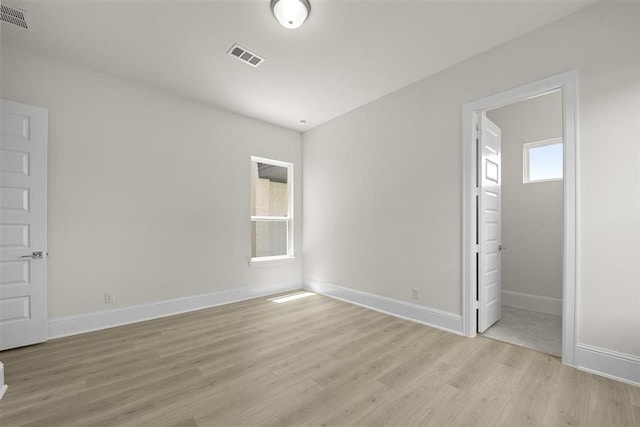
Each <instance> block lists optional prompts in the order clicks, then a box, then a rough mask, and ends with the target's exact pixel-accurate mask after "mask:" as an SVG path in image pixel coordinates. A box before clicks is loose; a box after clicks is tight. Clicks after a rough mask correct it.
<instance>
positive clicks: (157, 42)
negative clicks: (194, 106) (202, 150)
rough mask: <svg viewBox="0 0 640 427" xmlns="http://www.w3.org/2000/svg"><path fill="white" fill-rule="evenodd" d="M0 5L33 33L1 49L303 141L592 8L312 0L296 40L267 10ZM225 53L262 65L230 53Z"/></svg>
mask: <svg viewBox="0 0 640 427" xmlns="http://www.w3.org/2000/svg"><path fill="white" fill-rule="evenodd" d="M2 3H3V4H6V5H9V6H13V7H16V8H19V9H23V10H25V11H26V12H27V14H28V20H29V23H30V25H31V30H23V29H19V28H17V27H14V26H12V25H6V24H4V23H3V25H2V39H1V40H2V44H3V45H9V46H14V47H19V48H22V49H25V50H28V51H32V52H35V53H39V54H43V55H46V56H48V57H53V58H58V59H61V60H63V61H67V62H71V63H74V64H78V65H81V66H85V67H88V68H91V69H94V70H97V71H100V72H104V73H107V74H111V75H115V76H118V77H121V78H124V79H129V80H132V81H136V82H139V83H142V84H146V85H149V86H152V87H155V88H158V89H161V90H164V91H167V92H170V93H173V94H176V95H179V96H183V97H186V98H190V99H193V100H196V101H199V102H203V103H206V104H209V105H212V106H216V107H220V108H223V109H227V110H230V111H233V112H236V113H240V114H242V115H245V116H249V117H253V118H256V119H259V120H263V121H266V122H270V123H274V124H277V125H280V126H284V127H287V128H290V129H295V130H299V131H305V130H308V129H310V128H312V127H314V126H317V125H319V124H321V123H323V122H326V121H328V120H331V119H332V118H334V117H337V116H339V115H341V114H344V113H346V112H348V111H350V110H352V109H354V108H357V107H359V106H361V105H364V104H366V103H368V102H371V101H373V100H374V99H377V98H379V97H381V96H384V95H386V94H388V93H390V92H393V91H395V90H397V89H399V88H401V87H403V86H406V85H408V84H410V83H413V82H415V81H417V80H420V79H422V78H425V77H427V76H429V75H431V74H434V73H436V72H438V71H440V70H443V69H445V68H447V67H449V66H451V65H453V64H455V63H457V62H460V61H462V60H464V59H466V58H469V57H471V56H473V55H476V54H478V53H480V52H483V51H485V50H487V49H490V48H492V47H494V46H497V45H499V44H502V43H504V42H506V41H508V40H511V39H513V38H515V37H518V36H519V35H522V34H524V33H527V32H529V31H532V30H534V29H536V28H539V27H541V26H543V25H546V24H548V23H550V22H552V21H555V20H557V19H560V18H562V17H564V16H567V15H569V14H571V13H574V12H576V11H578V10H580V9H582V8H584V7H586V6H588V5H589V4H592V3H593V0H589V1H586V0H585V1H583V0H567V1H563V0H551V1H539V0H538V1H527V0H499V1H484V0H468V1H464V0H441V1H434V0H424V1H402V0H390V1H376V0H370V1H350V0H311V14H310V16H309V19H308V20H307V22H306V23H305V24H304V25H303V26H302V27H300V28H299V29H297V30H287V29H285V28H283V27H281V26H280V25H279V24H278V22H277V21H276V20H275V18H274V17H273V15H272V13H271V10H270V8H269V0H244V1H243V0H233V1H211V0H209V1H191V0H173V1H151V0H130V1H113V0H109V1H94V0H83V1H61V0H47V1H25V0H2ZM234 43H238V44H239V45H240V46H242V47H244V48H246V49H249V50H250V51H253V52H254V53H256V54H257V55H259V56H261V57H263V58H265V59H266V60H265V61H264V63H263V64H262V65H260V66H259V67H258V68H253V67H250V66H248V65H247V64H245V63H243V62H241V61H239V60H237V59H236V58H234V57H232V56H229V55H227V54H226V52H227V51H228V49H229V48H230V47H231V46H232V45H233V44H234ZM301 120H306V123H304V124H303V123H300V121H301Z"/></svg>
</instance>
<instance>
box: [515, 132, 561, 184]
mask: <svg viewBox="0 0 640 427" xmlns="http://www.w3.org/2000/svg"><path fill="white" fill-rule="evenodd" d="M556 144H560V145H561V146H562V176H561V177H560V178H548V179H534V180H532V179H530V173H529V172H530V165H529V161H530V159H529V150H531V149H532V148H538V147H546V146H548V145H556ZM563 179H564V143H563V141H562V138H551V139H545V140H542V141H534V142H527V143H525V144H522V183H523V184H535V183H538V182H553V181H562V180H563Z"/></svg>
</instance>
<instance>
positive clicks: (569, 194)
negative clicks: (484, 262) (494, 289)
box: [462, 71, 578, 366]
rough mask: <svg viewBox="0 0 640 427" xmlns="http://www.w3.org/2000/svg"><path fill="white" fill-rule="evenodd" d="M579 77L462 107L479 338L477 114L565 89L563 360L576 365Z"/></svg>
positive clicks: (466, 221)
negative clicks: (476, 248) (476, 211)
mask: <svg viewBox="0 0 640 427" xmlns="http://www.w3.org/2000/svg"><path fill="white" fill-rule="evenodd" d="M576 85H577V73H576V72H575V71H568V72H565V73H562V74H558V75H556V76H552V77H548V78H546V79H543V80H540V81H537V82H534V83H531V84H528V85H525V86H521V87H518V88H515V89H511V90H507V91H505V92H501V93H498V94H496V95H492V96H489V97H486V98H483V99H480V100H477V101H473V102H470V103H467V104H465V105H464V106H463V108H462V133H463V149H462V155H463V159H462V162H463V171H462V173H463V184H462V185H463V189H462V196H463V200H462V209H463V212H462V215H463V224H462V233H463V242H462V248H463V249H462V250H463V253H462V272H463V273H462V319H463V332H464V334H465V335H467V336H470V337H473V336H475V335H476V330H477V320H476V312H475V310H474V309H473V302H474V301H475V300H476V299H477V298H476V279H475V271H476V253H475V244H474V243H475V242H474V236H475V234H476V224H475V221H476V218H475V195H474V191H475V174H476V172H475V169H476V166H475V162H474V159H475V157H476V153H475V151H476V144H475V139H476V115H477V114H478V113H481V112H483V111H487V110H490V109H494V108H498V107H502V106H505V105H509V104H512V103H514V102H518V101H522V100H524V99H530V98H535V97H537V96H541V95H544V94H548V93H551V92H554V91H556V90H559V89H560V90H562V105H563V109H562V119H563V135H562V140H563V142H564V180H563V185H564V236H563V241H564V245H563V246H564V253H563V278H562V282H563V298H562V300H563V308H562V311H563V313H562V317H563V318H562V361H563V363H565V364H567V365H572V366H573V365H575V353H576V346H577V342H576V248H577V241H576V228H577V226H578V223H577V221H578V220H577V215H576V209H577V206H576V191H577V180H576V177H577V175H576V169H577V164H576V162H577V156H576V151H577V132H576V129H577V94H576V93H577V91H576Z"/></svg>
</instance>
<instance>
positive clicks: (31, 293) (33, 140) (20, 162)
mask: <svg viewBox="0 0 640 427" xmlns="http://www.w3.org/2000/svg"><path fill="white" fill-rule="evenodd" d="M0 107H1V110H0V350H6V349H8V348H13V347H21V346H24V345H29V344H35V343H38V342H43V341H46V340H47V110H46V109H44V108H39V107H32V106H30V105H24V104H18V103H16V102H11V101H5V100H0Z"/></svg>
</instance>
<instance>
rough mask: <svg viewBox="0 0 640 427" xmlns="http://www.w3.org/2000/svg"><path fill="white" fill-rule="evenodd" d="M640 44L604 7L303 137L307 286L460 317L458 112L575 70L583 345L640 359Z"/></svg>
mask: <svg viewBox="0 0 640 427" xmlns="http://www.w3.org/2000/svg"><path fill="white" fill-rule="evenodd" d="M638 40H640V5H638V4H632V3H610V2H606V3H603V4H599V5H596V6H594V7H591V8H589V9H586V10H585V11H583V12H580V13H578V14H575V15H573V16H570V17H568V18H566V19H563V20H561V21H558V22H556V23H554V24H551V25H549V26H547V27H545V28H543V29H540V30H538V31H535V32H532V33H529V34H527V35H525V36H523V37H521V38H518V39H516V40H514V41H512V42H510V43H507V44H504V45H502V46H499V47H497V48H494V49H492V50H490V51H488V52H486V53H483V54H480V55H478V56H476V57H473V58H471V59H469V60H467V61H464V62H462V63H460V64H458V65H456V66H453V67H451V68H449V69H447V70H445V71H443V72H441V73H439V74H437V75H434V76H432V77H429V78H426V79H424V80H421V81H419V82H417V83H415V84H412V85H410V86H408V87H406V88H404V89H401V90H399V91H397V92H395V93H393V94H390V95H388V96H386V97H384V98H381V99H379V100H377V101H375V102H372V103H370V104H368V105H366V106H364V107H362V108H359V109H357V110H354V111H352V112H350V113H348V114H346V115H344V116H341V117H339V118H337V119H335V120H333V121H330V122H328V123H326V124H324V125H322V126H319V127H317V128H315V129H313V130H310V131H308V132H306V133H305V134H304V143H303V144H304V165H305V174H304V194H305V198H304V205H303V208H304V214H305V215H304V257H305V267H304V278H305V281H306V282H307V283H308V282H311V281H318V282H324V283H332V284H335V285H342V286H346V287H349V288H352V289H356V290H359V291H365V292H369V293H373V294H376V295H380V296H384V297H390V298H395V299H398V300H402V301H406V302H417V303H419V304H422V305H424V306H427V307H431V308H435V309H439V310H444V311H447V312H451V313H454V314H460V313H461V305H462V304H461V299H462V284H461V283H462V277H461V276H462V271H461V263H462V260H461V256H462V231H461V230H462V169H461V168H462V148H461V147H462V135H461V127H462V126H461V122H462V120H461V116H462V114H461V109H462V105H463V104H465V103H467V102H470V101H473V100H476V99H480V98H483V97H486V96H489V95H492V94H495V93H498V92H501V91H504V90H506V89H509V88H513V87H517V86H521V85H523V84H527V83H530V82H533V81H536V80H539V79H542V78H544V77H547V76H550V75H554V74H557V73H560V72H563V71H566V70H570V69H577V70H578V75H579V77H578V78H579V82H578V84H579V88H578V97H579V100H578V120H579V125H578V126H579V132H578V159H577V160H578V177H577V178H578V207H577V208H578V230H577V237H578V248H577V257H578V271H577V291H578V305H577V311H578V316H579V318H578V323H577V325H578V331H577V333H578V340H579V342H581V343H586V344H589V345H592V346H597V347H600V348H605V349H610V350H615V351H618V352H621V353H625V354H628V355H635V356H640V335H639V331H640V310H638V303H639V302H640V286H638V283H640V252H639V250H638V243H637V242H638V241H640V197H638V194H640V168H639V167H638V164H640V43H638ZM413 287H418V288H420V289H421V290H422V292H421V294H422V298H421V300H419V301H415V300H412V299H411V288H413Z"/></svg>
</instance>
